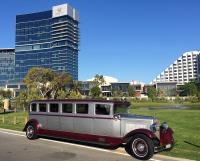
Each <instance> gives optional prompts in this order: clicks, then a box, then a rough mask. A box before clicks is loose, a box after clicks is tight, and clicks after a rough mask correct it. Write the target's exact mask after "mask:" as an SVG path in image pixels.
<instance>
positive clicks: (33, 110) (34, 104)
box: [31, 103, 37, 112]
mask: <svg viewBox="0 0 200 161" xmlns="http://www.w3.org/2000/svg"><path fill="white" fill-rule="evenodd" d="M31 111H32V112H36V111H37V104H36V103H32V104H31Z"/></svg>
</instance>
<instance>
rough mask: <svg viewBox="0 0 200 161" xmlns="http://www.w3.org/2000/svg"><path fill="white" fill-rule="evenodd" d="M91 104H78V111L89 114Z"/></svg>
mask: <svg viewBox="0 0 200 161" xmlns="http://www.w3.org/2000/svg"><path fill="white" fill-rule="evenodd" d="M88 111H89V106H88V104H76V113H79V114H88Z"/></svg>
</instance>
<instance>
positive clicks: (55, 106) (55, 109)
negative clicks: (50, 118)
mask: <svg viewBox="0 0 200 161" xmlns="http://www.w3.org/2000/svg"><path fill="white" fill-rule="evenodd" d="M49 111H50V112H55V113H58V112H59V104H58V103H50V109H49Z"/></svg>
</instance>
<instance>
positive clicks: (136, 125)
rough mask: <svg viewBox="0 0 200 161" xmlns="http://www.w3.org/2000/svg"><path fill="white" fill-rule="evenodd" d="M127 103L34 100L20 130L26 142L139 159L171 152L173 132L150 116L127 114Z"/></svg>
mask: <svg viewBox="0 0 200 161" xmlns="http://www.w3.org/2000/svg"><path fill="white" fill-rule="evenodd" d="M129 106H130V103H129V102H124V101H109V100H69V99H67V100H35V101H32V102H31V103H30V108H29V121H28V122H27V124H26V125H25V127H24V131H26V136H27V138H28V139H36V138H37V137H39V136H50V137H55V138H65V139H69V140H76V141H83V142H88V143H95V144H99V145H103V146H106V147H108V148H118V147H119V146H122V145H123V146H124V147H125V150H126V151H127V153H129V154H130V155H131V156H133V157H135V158H137V159H140V160H147V159H150V158H151V157H152V156H153V154H154V153H156V152H159V151H162V150H166V149H171V148H172V146H173V144H174V139H173V131H172V129H171V128H169V127H168V125H167V123H162V124H161V125H160V124H159V122H158V120H157V119H156V118H154V117H151V116H140V115H131V114H128V107H129Z"/></svg>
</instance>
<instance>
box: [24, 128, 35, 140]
mask: <svg viewBox="0 0 200 161" xmlns="http://www.w3.org/2000/svg"><path fill="white" fill-rule="evenodd" d="M26 137H27V138H28V139H30V140H33V139H37V133H36V128H35V126H34V125H33V124H29V125H28V126H27V128H26Z"/></svg>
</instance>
